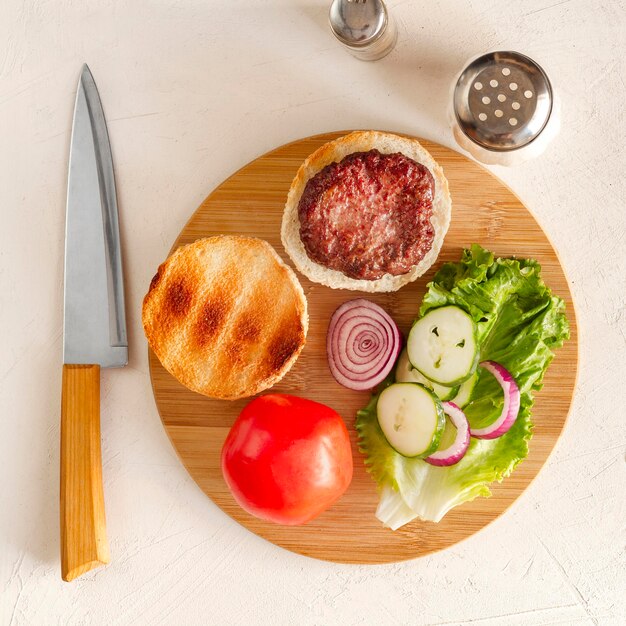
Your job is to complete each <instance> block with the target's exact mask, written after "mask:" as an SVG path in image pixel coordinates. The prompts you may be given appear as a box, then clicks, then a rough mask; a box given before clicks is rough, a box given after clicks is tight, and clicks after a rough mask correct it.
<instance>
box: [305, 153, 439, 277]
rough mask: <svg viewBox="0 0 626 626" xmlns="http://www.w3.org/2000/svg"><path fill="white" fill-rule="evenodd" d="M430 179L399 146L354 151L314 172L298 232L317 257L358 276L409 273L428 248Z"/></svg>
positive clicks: (431, 234)
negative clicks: (391, 151)
mask: <svg viewBox="0 0 626 626" xmlns="http://www.w3.org/2000/svg"><path fill="white" fill-rule="evenodd" d="M434 193H435V180H434V178H433V176H432V174H431V173H430V171H429V170H428V168H426V167H425V166H424V165H422V164H421V163H417V162H416V161H413V159H410V158H408V157H406V156H404V155H403V154H401V153H394V154H381V153H380V152H379V151H378V150H370V151H369V152H355V153H353V154H349V155H348V156H346V157H344V158H343V159H342V160H341V161H340V162H339V163H331V164H330V165H327V166H326V167H325V168H324V169H322V170H321V171H319V172H318V173H317V174H316V175H315V176H313V178H311V179H310V180H309V181H308V182H307V184H306V187H305V189H304V192H303V194H302V196H301V198H300V202H299V204H298V216H299V218H300V238H301V240H302V243H303V244H304V248H305V250H306V253H307V255H308V256H309V258H311V259H312V260H313V261H315V262H316V263H319V264H320V265H323V266H324V267H327V268H329V269H333V270H337V271H339V272H342V273H343V274H345V275H346V276H349V277H350V278H355V279H365V280H376V279H378V278H381V277H382V276H384V275H385V274H391V275H393V276H398V275H401V274H406V273H407V272H408V271H409V270H410V268H411V267H412V266H414V265H416V264H417V263H419V262H420V261H421V260H422V259H423V258H424V256H425V255H426V253H427V252H428V251H429V250H430V248H431V246H432V243H433V238H434V234H435V232H434V229H433V227H432V225H431V222H430V218H431V215H432V211H433V197H434Z"/></svg>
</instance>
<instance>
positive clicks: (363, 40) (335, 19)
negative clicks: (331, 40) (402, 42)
mask: <svg viewBox="0 0 626 626" xmlns="http://www.w3.org/2000/svg"><path fill="white" fill-rule="evenodd" d="M328 20H329V22H330V28H331V30H332V31H333V34H334V35H335V37H337V39H338V40H339V41H340V42H341V43H342V44H343V46H344V47H345V48H346V49H347V50H348V51H349V52H350V53H351V54H353V55H354V56H355V57H357V59H361V60H362V61H376V60H377V59H381V58H382V57H384V56H385V55H387V54H389V53H390V52H391V50H392V49H393V47H394V46H395V45H396V41H397V39H398V31H397V29H396V25H395V22H394V21H393V19H392V17H391V15H390V14H389V11H388V10H387V7H386V6H385V3H384V2H383V1H382V0H333V2H332V4H331V6H330V11H329V15H328Z"/></svg>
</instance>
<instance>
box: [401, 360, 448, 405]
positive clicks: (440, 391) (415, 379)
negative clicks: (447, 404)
mask: <svg viewBox="0 0 626 626" xmlns="http://www.w3.org/2000/svg"><path fill="white" fill-rule="evenodd" d="M396 382H397V383H419V384H420V385H424V387H426V388H427V389H432V390H433V391H434V392H435V394H436V395H437V397H438V398H439V399H440V400H442V401H444V400H450V398H454V396H456V395H457V393H458V391H459V387H444V386H443V385H439V384H437V383H434V382H432V381H431V380H428V378H426V376H424V374H422V373H421V372H420V371H419V370H416V369H415V368H414V367H412V366H411V362H410V361H409V356H408V354H407V351H406V348H405V349H404V350H402V353H401V354H400V358H399V359H398V364H397V365H396Z"/></svg>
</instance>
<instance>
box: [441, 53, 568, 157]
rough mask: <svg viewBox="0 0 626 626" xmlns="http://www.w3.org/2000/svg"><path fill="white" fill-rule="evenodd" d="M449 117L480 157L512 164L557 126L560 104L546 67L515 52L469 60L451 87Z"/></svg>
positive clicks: (539, 148)
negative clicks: (545, 70)
mask: <svg viewBox="0 0 626 626" xmlns="http://www.w3.org/2000/svg"><path fill="white" fill-rule="evenodd" d="M452 92H453V93H452V103H451V107H450V114H449V117H450V122H451V124H452V127H453V131H454V136H455V138H456V140H457V142H458V143H459V145H460V146H461V147H462V148H464V149H465V150H467V151H468V152H469V153H470V154H471V155H472V156H473V157H474V158H476V159H477V160H478V161H482V162H483V163H488V164H497V165H514V164H516V163H520V162H522V161H525V160H527V159H530V158H534V157H536V156H538V155H539V154H541V153H542V152H543V151H544V150H545V148H546V146H547V145H548V143H549V142H550V141H551V140H552V139H553V138H554V137H555V136H556V134H557V133H558V130H559V103H558V100H557V98H556V95H555V93H554V90H553V88H552V84H551V83H550V80H549V79H548V76H547V75H546V73H545V72H544V70H543V69H542V68H541V67H540V66H539V65H538V64H537V63H536V62H535V61H533V60H532V59H530V58H529V57H527V56H525V55H523V54H520V53H519V52H508V51H497V52H489V53H487V54H483V55H481V56H478V57H475V58H474V59H472V60H470V61H469V62H468V63H467V65H466V66H465V68H464V69H463V70H462V71H461V73H460V74H459V75H458V78H457V79H456V80H455V81H454V83H453V86H452Z"/></svg>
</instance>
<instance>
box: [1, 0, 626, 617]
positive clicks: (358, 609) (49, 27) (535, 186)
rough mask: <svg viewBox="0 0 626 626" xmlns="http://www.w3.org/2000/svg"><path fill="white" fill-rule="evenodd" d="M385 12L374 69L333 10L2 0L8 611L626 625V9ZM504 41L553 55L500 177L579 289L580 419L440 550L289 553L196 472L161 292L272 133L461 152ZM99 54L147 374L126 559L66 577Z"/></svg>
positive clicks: (541, 5) (134, 404) (136, 330)
mask: <svg viewBox="0 0 626 626" xmlns="http://www.w3.org/2000/svg"><path fill="white" fill-rule="evenodd" d="M389 5H390V6H391V8H392V11H393V15H394V16H395V17H396V19H397V22H398V26H399V41H398V45H397V47H396V49H395V50H394V51H393V53H392V54H391V55H390V56H388V57H387V58H385V59H384V60H382V61H378V62H376V63H363V62H359V61H357V60H355V59H353V58H352V57H350V56H349V55H348V54H347V53H346V52H344V51H343V50H342V49H341V48H340V47H339V45H338V44H337V43H336V42H335V41H334V39H333V38H332V35H331V34H330V32H329V30H328V28H327V25H326V13H327V2H326V1H325V0H324V1H322V0H277V1H274V2H261V1H258V0H257V1H255V0H230V1H228V2H226V1H224V2H221V3H218V2H211V1H210V0H201V1H200V0H126V1H124V0H119V1H116V0H82V1H75V0H48V1H45V0H2V1H1V2H0V212H1V216H2V219H1V221H0V328H1V329H2V330H1V344H0V345H1V348H0V355H1V358H0V407H1V415H0V463H1V467H2V478H3V480H2V486H1V487H0V594H1V605H0V623H1V624H3V625H4V624H87V623H97V624H131V623H136V624H157V623H164V624H220V625H222V624H342V625H343V624H346V625H348V624H395V623H403V624H426V623H427V624H461V623H478V624H481V625H485V626H486V625H489V626H492V625H496V624H497V625H498V626H499V625H504V626H512V625H518V624H533V625H535V624H616V625H617V624H624V623H626V603H625V595H626V583H625V573H624V572H625V568H626V559H625V553H624V546H625V544H626V532H625V524H626V507H625V497H626V481H625V477H626V471H625V470H626V467H625V449H626V429H625V426H624V421H625V420H624V418H625V416H626V415H625V414H626V411H625V409H624V406H625V405H626V392H625V387H626V384H625V383H626V371H625V367H624V362H625V360H626V350H625V346H626V304H625V303H626V244H625V238H626V176H625V174H626V157H625V154H626V131H625V129H626V119H624V111H625V110H626V106H625V103H626V85H625V82H626V70H625V61H624V54H625V51H626V6H625V4H624V2H619V1H610V0H605V1H600V0H561V1H557V0H532V1H525V2H517V1H507V2H505V1H503V0H491V1H487V0H481V1H478V0H475V1H473V2H472V1H461V0H448V1H435V0H428V1H426V0H423V1H417V0H390V2H389ZM493 48H500V49H514V50H519V51H521V52H525V53H527V54H529V55H530V56H531V57H533V58H535V59H536V60H538V61H539V62H540V63H541V64H542V65H544V67H545V69H546V70H547V71H548V74H549V76H550V77H551V79H552V81H553V83H554V84H555V86H556V88H557V89H558V91H559V93H560V95H561V99H562V102H563V116H562V118H563V129H562V131H561V134H560V135H559V137H558V138H557V139H556V141H555V142H554V143H553V144H552V145H551V146H550V148H549V149H548V151H547V152H546V153H545V154H544V155H543V156H542V157H541V158H540V159H538V160H535V161H533V162H530V163H527V164H525V165H523V166H519V167H515V168H512V169H503V168H493V171H495V172H496V173H497V174H498V175H499V176H500V177H501V178H503V179H504V180H505V181H506V182H507V183H508V184H509V185H510V186H511V187H512V188H513V189H514V190H515V191H516V192H517V193H518V194H519V195H520V196H521V198H522V199H523V200H524V201H525V203H526V204H527V205H528V206H529V207H530V208H531V209H532V211H533V212H534V213H535V215H536V216H537V218H538V219H539V221H540V223H541V224H542V226H543V227H544V229H545V230H546V232H547V233H548V235H549V236H550V238H551V239H552V241H553V242H554V244H555V246H556V248H557V249H558V251H559V253H560V256H561V259H562V262H563V265H564V267H565V270H566V272H567V274H568V276H569V279H570V281H571V287H572V290H573V294H574V298H575V301H576V304H577V312H578V316H579V317H578V320H579V324H580V339H581V351H580V375H579V382H578V389H577V392H576V397H575V402H574V406H573V409H572V412H571V415H570V419H569V422H568V424H567V427H566V429H565V433H564V435H563V437H562V438H561V440H560V441H559V444H558V445H557V447H556V450H555V452H554V453H553V455H552V456H551V458H550V460H549V462H548V463H547V465H546V467H545V468H544V469H543V471H542V472H541V474H540V476H539V477H538V478H537V480H536V481H535V482H534V483H533V484H532V485H531V486H530V488H529V489H528V490H527V492H526V493H525V494H524V495H523V496H522V497H521V498H520V499H519V500H518V501H517V502H516V503H515V504H514V506H513V507H512V508H511V509H510V510H509V511H508V512H507V513H506V514H505V515H504V516H502V517H501V518H500V519H499V520H498V521H496V522H495V523H493V524H492V525H491V526H490V527H488V528H487V529H485V530H484V531H482V532H480V533H479V534H478V535H476V536H474V537H472V538H471V539H469V540H467V541H465V542H464V543H462V544H460V545H457V546H455V547H453V548H451V549H449V550H446V551H445V552H442V553H439V554H435V555H433V556H430V557H428V558H422V559H418V560H415V561H412V562H407V563H400V564H397V565H389V566H377V567H365V566H344V565H334V564H329V563H324V562H320V561H315V560H311V559H307V558H304V557H301V556H297V555H294V554H291V553H289V552H286V551H283V550H281V549H279V548H277V547H274V546H273V545H271V544H269V543H266V542H265V541H263V540H262V539H259V538H257V537H256V536H254V535H252V534H250V533H249V532H248V531H246V530H244V529H243V528H241V527H240V526H238V525H237V524H236V523H234V522H233V521H231V520H230V518H228V517H227V516H226V515H224V514H223V513H222V512H221V511H220V510H219V509H218V508H217V507H216V506H214V505H213V504H212V502H211V501H210V500H209V499H208V498H207V497H206V496H204V494H203V493H202V492H201V491H200V490H199V488H198V487H196V485H195V484H194V483H193V481H192V480H191V479H190V478H189V477H188V475H187V474H186V472H185V470H184V469H183V467H182V465H181V464H180V462H179V461H178V459H177V457H176V455H175V453H174V451H173V449H172V447H171V445H170V443H169V441H168V439H167V437H166V435H165V432H164V430H163V428H162V426H161V423H160V421H159V417H158V415H157V411H156V408H155V405H154V401H153V398H152V395H151V390H150V382H149V377H148V366H147V357H146V342H145V340H144V336H143V333H142V330H141V324H140V303H141V299H142V297H143V295H144V293H145V291H146V289H147V287H148V284H149V280H150V278H151V276H152V275H153V273H154V271H155V268H156V267H157V265H158V263H159V262H161V261H162V260H163V259H164V258H165V256H166V253H167V251H168V249H169V247H170V245H171V243H172V241H173V240H174V238H175V236H176V235H177V233H178V232H179V231H180V229H181V228H182V226H183V225H184V223H185V222H186V220H187V219H188V217H189V216H190V214H191V212H192V211H193V210H194V209H195V208H196V206H197V205H198V204H199V203H200V202H201V200H202V199H203V198H204V196H205V195H206V194H207V193H208V192H209V191H210V190H211V189H212V188H213V187H214V186H215V185H217V184H218V183H219V182H221V181H222V180H223V179H224V178H225V177H226V176H228V175H229V174H231V173H232V172H233V171H234V170H236V169H237V168H239V167H240V166H242V165H243V164H245V163H246V162H248V161H249V160H251V159H253V158H254V157H256V156H258V155H260V154H262V153H264V152H265V151H267V150H269V149H271V148H273V147H275V146H278V145H280V144H282V143H285V142H288V141H291V140H293V139H297V138H299V137H302V136H305V135H309V134H313V133H319V132H323V131H329V130H338V129H349V128H382V129H389V130H397V131H402V132H407V133H413V134H417V135H421V136H424V137H426V138H429V139H433V140H436V141H439V142H441V143H443V144H446V145H449V146H453V145H454V142H453V138H452V133H451V131H450V128H449V127H448V125H447V123H446V115H445V110H446V106H447V104H448V90H449V85H450V81H451V80H452V78H453V75H454V74H455V72H457V71H458V70H459V69H460V68H461V66H462V65H463V63H464V62H465V60H466V59H467V58H469V57H471V56H473V55H475V54H477V53H480V52H483V51H486V50H488V49H493ZM83 62H88V63H89V65H90V67H91V69H92V71H93V73H94V75H95V77H96V81H97V83H98V87H99V90H100V94H101V96H102V99H103V103H104V108H105V112H106V115H107V118H108V123H109V132H110V135H111V142H112V148H113V157H114V162H115V166H116V171H117V182H118V195H119V201H120V215H121V229H122V240H123V248H124V261H125V269H126V294H127V310H128V314H127V315H128V324H129V335H130V364H129V366H128V367H127V368H126V369H124V370H116V371H106V372H104V373H103V377H102V380H103V389H102V431H103V464H104V476H105V496H106V505H107V521H108V534H109V539H110V544H111V553H112V562H111V564H110V565H109V566H108V567H106V568H103V569H100V570H96V571H92V572H90V573H88V574H87V575H85V576H84V577H83V578H82V579H81V580H79V581H76V582H74V583H72V584H66V583H62V582H61V580H60V573H59V539H58V536H59V526H58V497H59V493H58V467H59V454H58V449H59V445H58V442H59V405H60V385H61V348H62V282H63V272H62V266H63V228H64V204H65V191H66V168H67V157H68V149H69V139H70V125H71V116H72V108H73V100H74V94H75V88H76V82H77V78H78V74H79V70H80V67H81V64H82V63H83ZM514 252H515V250H511V253H514Z"/></svg>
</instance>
